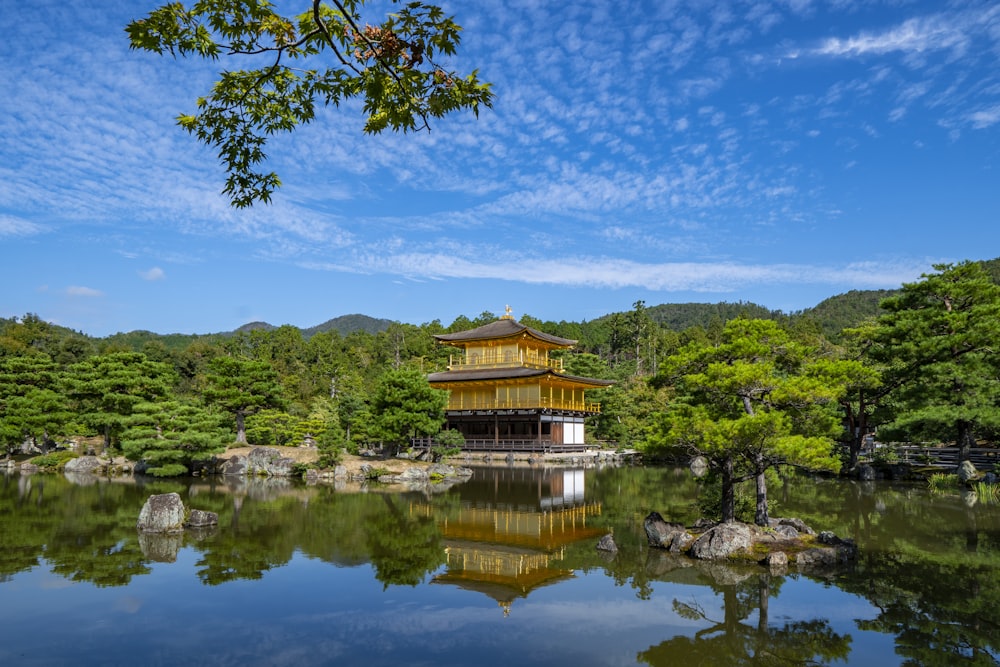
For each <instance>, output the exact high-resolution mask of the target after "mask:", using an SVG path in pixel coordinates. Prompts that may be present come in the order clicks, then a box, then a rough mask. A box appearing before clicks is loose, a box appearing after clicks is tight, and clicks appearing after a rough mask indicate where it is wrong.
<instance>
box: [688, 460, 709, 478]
mask: <svg viewBox="0 0 1000 667" xmlns="http://www.w3.org/2000/svg"><path fill="white" fill-rule="evenodd" d="M689 468H690V470H691V474H692V475H694V476H695V477H704V476H705V475H707V474H708V460H707V459H706V458H705V457H704V456H696V457H694V458H693V459H691V463H690V465H689Z"/></svg>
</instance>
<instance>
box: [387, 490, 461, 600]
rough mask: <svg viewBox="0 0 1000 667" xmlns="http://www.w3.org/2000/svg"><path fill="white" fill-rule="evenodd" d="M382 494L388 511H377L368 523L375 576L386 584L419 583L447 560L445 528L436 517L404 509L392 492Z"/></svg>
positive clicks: (413, 584)
mask: <svg viewBox="0 0 1000 667" xmlns="http://www.w3.org/2000/svg"><path fill="white" fill-rule="evenodd" d="M382 498H383V500H384V501H385V505H386V511H384V512H378V513H375V514H373V515H372V516H371V517H370V524H369V526H368V548H369V549H370V550H371V561H372V565H373V566H374V567H375V578H376V579H378V580H379V581H381V582H382V583H383V584H384V585H385V586H386V587H388V586H389V585H390V584H396V585H406V586H416V585H417V584H419V583H420V582H421V581H422V580H423V578H424V575H427V574H429V573H431V572H433V571H434V570H436V569H437V568H438V567H440V566H441V565H443V564H444V562H445V559H446V555H445V551H444V546H443V545H442V544H441V531H440V530H438V527H437V521H436V520H435V518H434V517H432V516H415V515H413V514H412V513H409V514H406V513H403V512H402V511H400V509H399V508H398V507H396V504H395V503H394V502H393V500H392V497H391V496H389V495H383V496H382Z"/></svg>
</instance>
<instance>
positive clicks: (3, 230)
mask: <svg viewBox="0 0 1000 667" xmlns="http://www.w3.org/2000/svg"><path fill="white" fill-rule="evenodd" d="M46 231H48V230H47V229H46V228H45V227H43V226H42V225H39V224H36V223H34V222H31V221H30V220H25V219H23V218H17V217H14V216H11V215H0V236H34V235H36V234H42V233H44V232H46Z"/></svg>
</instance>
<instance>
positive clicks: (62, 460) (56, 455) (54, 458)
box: [31, 449, 77, 470]
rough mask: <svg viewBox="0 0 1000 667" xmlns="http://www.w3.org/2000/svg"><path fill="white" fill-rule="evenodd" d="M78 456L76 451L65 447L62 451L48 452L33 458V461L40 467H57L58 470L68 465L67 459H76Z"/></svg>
mask: <svg viewBox="0 0 1000 667" xmlns="http://www.w3.org/2000/svg"><path fill="white" fill-rule="evenodd" d="M76 457H77V455H76V453H75V452H71V451H69V450H68V449H64V450H62V451H58V452H49V453H48V454H43V455H41V456H36V457H35V458H33V459H31V463H34V464H35V465H36V466H38V467H39V468H55V469H56V470H62V469H63V468H64V467H66V462H67V461H69V460H70V459H75V458H76Z"/></svg>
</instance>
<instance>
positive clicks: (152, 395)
mask: <svg viewBox="0 0 1000 667" xmlns="http://www.w3.org/2000/svg"><path fill="white" fill-rule="evenodd" d="M175 381H176V375H175V373H174V371H173V369H172V368H171V367H170V366H169V365H167V364H164V363H161V362H158V361H150V360H149V359H147V358H146V355H144V354H141V353H139V352H112V353H109V354H101V355H97V356H93V357H90V358H89V359H86V360H85V361H81V362H79V363H76V364H73V365H72V366H70V367H69V368H68V369H67V372H66V374H65V375H64V376H63V386H64V392H65V394H66V396H67V397H68V398H69V400H70V402H71V406H72V408H73V409H74V411H75V412H76V413H77V415H78V416H79V418H80V419H81V420H82V421H83V422H84V423H85V424H86V425H88V426H90V427H91V428H93V429H95V430H96V431H98V432H99V433H101V434H102V435H103V436H104V447H105V449H106V450H108V451H110V450H111V448H112V447H114V446H115V445H116V444H117V442H118V438H119V436H120V435H121V432H122V430H123V429H124V428H125V425H126V421H127V418H128V416H129V415H131V414H132V411H133V410H134V409H135V406H136V405H138V404H140V403H148V402H151V401H155V400H159V399H163V398H165V397H167V396H169V395H170V394H171V392H172V388H173V385H174V383H175Z"/></svg>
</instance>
